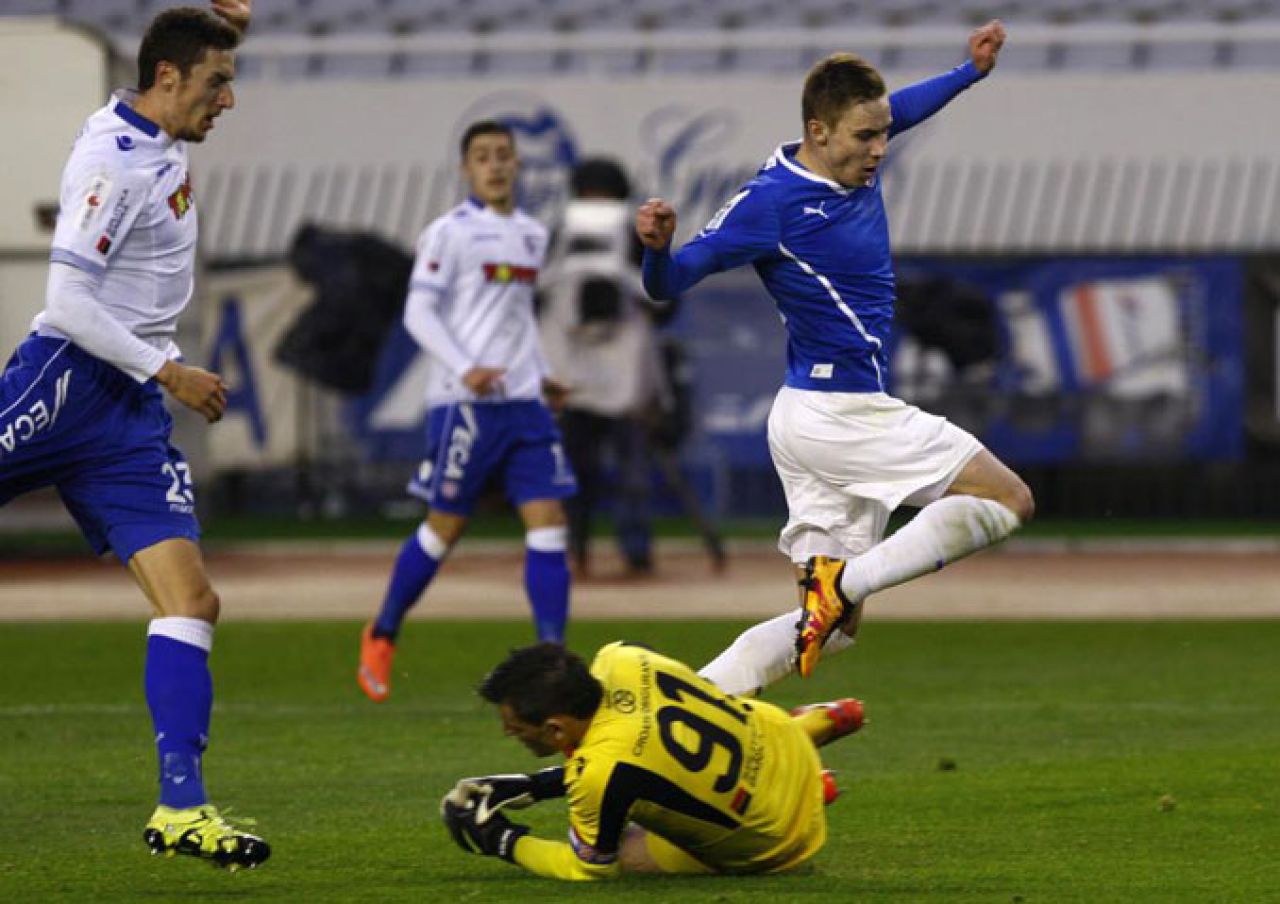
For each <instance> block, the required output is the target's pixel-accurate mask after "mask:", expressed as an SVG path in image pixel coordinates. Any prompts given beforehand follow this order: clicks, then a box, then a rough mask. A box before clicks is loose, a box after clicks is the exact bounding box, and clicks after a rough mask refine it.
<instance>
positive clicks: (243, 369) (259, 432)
mask: <svg viewBox="0 0 1280 904" xmlns="http://www.w3.org/2000/svg"><path fill="white" fill-rule="evenodd" d="M221 314H222V316H221V317H219V318H218V332H217V334H216V335H215V336H214V338H213V348H212V349H211V350H210V352H209V369H210V370H212V371H213V372H214V373H219V374H222V373H223V367H222V364H223V354H224V353H225V354H226V355H228V356H230V358H231V360H232V362H233V364H232V366H233V367H234V368H235V369H236V370H237V371H238V372H239V373H238V378H237V375H232V376H228V375H226V374H223V376H224V377H226V379H227V382H228V383H229V384H230V385H229V386H228V388H227V413H228V414H229V413H231V412H233V411H242V412H244V414H245V415H247V416H248V418H249V427H250V429H251V430H252V432H253V441H254V443H255V444H256V445H257V447H258V448H259V449H261V448H262V447H263V446H265V445H266V444H267V422H266V420H265V419H264V418H263V417H262V406H261V404H260V403H259V401H258V381H257V380H256V379H255V378H254V373H253V359H252V357H250V355H249V346H248V345H247V344H246V343H245V339H244V327H243V319H242V317H241V315H240V299H239V298H237V297H236V296H235V295H228V296H227V297H226V298H224V299H223V300H222V311H221Z"/></svg>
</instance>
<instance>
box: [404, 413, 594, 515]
mask: <svg viewBox="0 0 1280 904" xmlns="http://www.w3.org/2000/svg"><path fill="white" fill-rule="evenodd" d="M491 477H501V479H502V482H503V489H504V490H505V491H506V494H507V498H508V499H510V500H511V502H512V504H513V505H517V506H519V505H523V504H524V503H526V502H530V501H532V500H534V499H564V498H567V497H569V496H572V495H573V494H574V493H576V492H577V491H578V482H577V480H576V479H575V478H574V476H573V470H572V468H570V467H569V461H568V459H567V458H566V457H565V454H564V446H563V445H562V444H561V442H560V430H559V428H557V427H556V424H555V421H554V420H552V419H551V412H550V411H548V410H547V406H546V405H543V404H542V403H541V402H538V401H535V400H532V399H528V400H519V401H510V402H458V403H456V404H453V405H441V406H438V407H435V408H432V409H431V411H430V412H429V413H428V415H427V456H426V458H425V459H424V460H423V462H422V465H421V466H420V467H419V468H418V473H417V474H416V475H415V476H414V478H413V479H412V480H411V481H409V492H410V493H412V494H413V495H414V496H417V497H419V498H421V499H425V500H426V501H427V504H428V505H430V506H431V507H432V508H433V509H439V510H440V511H443V512H450V513H452V514H455V515H468V514H470V513H471V510H472V509H473V508H474V507H475V504H476V499H477V498H478V497H479V496H480V491H481V490H482V489H484V486H485V484H486V483H487V482H488V480H489V479H490V478H491Z"/></svg>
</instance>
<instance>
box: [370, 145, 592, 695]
mask: <svg viewBox="0 0 1280 904" xmlns="http://www.w3.org/2000/svg"><path fill="white" fill-rule="evenodd" d="M518 168H519V158H518V157H517V155H516V146H515V137H514V135H513V134H512V132H511V130H510V129H509V128H508V127H507V126H505V125H503V124H501V123H498V122H493V121H483V122H478V123H475V124H473V125H472V126H471V127H470V128H468V129H467V131H466V133H465V134H464V136H463V138H462V172H463V175H464V177H465V179H466V181H467V184H468V186H469V187H470V189H471V194H470V196H469V197H468V198H467V200H465V201H464V202H462V203H461V204H459V205H458V206H457V207H455V208H453V209H452V210H450V211H449V212H447V213H446V214H445V215H444V216H442V217H440V218H439V219H437V220H435V221H434V222H432V223H431V224H430V225H429V226H428V227H427V228H426V230H425V231H424V232H423V233H422V237H421V239H420V240H419V242H418V252H417V258H416V260H415V262H414V268H413V275H412V277H411V279H410V284H409V297H408V300H407V301H406V302H405V312H404V322H405V326H406V327H407V328H408V330H409V332H410V334H412V336H413V337H414V339H416V340H417V342H418V344H419V345H421V346H422V348H423V349H424V350H425V351H426V352H427V353H428V354H429V355H430V357H431V371H430V378H429V380H428V386H427V404H428V409H429V410H428V416H427V417H428V423H427V455H426V458H425V459H424V460H423V463H422V466H421V468H420V469H419V472H418V474H417V476H416V477H415V478H414V479H413V480H412V481H411V482H410V484H409V491H410V492H411V493H413V494H414V495H416V496H419V497H421V498H422V499H424V500H426V502H427V503H428V505H429V506H430V511H429V513H428V515H427V518H426V520H425V521H423V523H422V524H421V525H420V526H419V527H418V529H417V531H416V532H415V533H414V535H413V536H412V537H409V539H408V540H406V541H405V543H404V545H403V546H402V547H401V550H400V554H399V556H398V557H397V559H396V563H395V567H394V569H393V570H392V573H391V579H390V581H389V583H388V587H387V592H386V596H385V598H384V600H383V603H382V608H381V609H380V610H379V612H378V615H377V617H376V618H375V619H374V620H373V621H372V622H370V623H369V624H368V625H367V626H366V627H365V630H364V634H363V635H362V638H361V645H360V666H359V668H358V669H357V672H356V678H357V681H358V682H359V685H360V687H361V689H362V690H363V691H364V692H365V694H367V695H368V696H369V698H370V699H371V700H373V701H375V702H382V701H383V700H386V699H387V696H388V694H389V693H390V690H391V687H390V682H391V663H392V658H393V656H394V655H395V642H396V637H397V635H398V633H399V631H400V625H401V623H402V622H403V621H404V618H405V615H406V614H407V613H408V611H409V609H410V608H411V607H412V606H413V605H414V603H416V602H417V601H418V598H419V597H420V596H421V595H422V593H423V592H424V591H425V590H426V588H427V585H428V584H430V583H431V580H432V579H433V578H434V577H435V575H436V572H437V570H438V569H439V567H440V564H441V562H443V560H444V558H445V556H446V555H447V554H448V552H449V550H450V549H452V548H453V546H454V544H455V543H457V541H458V539H459V538H460V537H461V536H462V533H463V531H464V530H465V529H466V526H467V521H468V519H469V517H470V515H471V512H472V510H473V508H474V506H475V503H476V501H477V498H478V497H479V495H480V491H481V490H482V489H483V488H484V486H485V484H486V483H488V482H489V481H490V480H491V479H495V478H497V479H500V480H501V482H502V485H503V489H504V490H505V491H506V494H507V497H508V498H509V499H510V500H511V502H512V504H513V505H515V507H516V510H517V511H518V512H519V514H520V518H521V520H522V521H523V522H524V525H525V530H526V534H525V544H526V552H525V573H524V577H525V590H526V592H527V593H528V596H529V603H530V605H531V606H532V608H533V617H534V626H535V630H536V632H537V635H538V639H539V640H553V641H561V640H563V638H564V627H565V622H566V621H567V619H568V612H569V567H568V563H567V559H566V547H567V540H568V532H567V528H566V521H565V514H564V507H563V505H562V504H561V500H562V499H565V498H567V497H569V496H571V495H573V493H574V492H575V491H576V489H577V485H576V481H575V479H574V476H573V471H572V470H571V468H570V467H569V464H568V461H567V459H566V458H565V455H564V450H563V447H562V446H561V442H560V433H559V430H558V429H557V428H556V425H555V422H554V421H553V420H552V417H551V412H550V410H549V409H548V408H547V406H546V405H545V404H543V402H542V396H543V393H544V392H554V391H556V390H558V387H557V386H556V385H555V384H554V382H553V381H551V380H550V379H549V378H548V375H547V367H546V364H545V362H544V360H543V357H542V351H541V349H540V348H539V346H538V328H537V323H536V321H535V319H534V312H533V296H534V287H535V284H536V283H537V278H538V271H539V269H540V268H541V267H542V261H543V256H544V255H545V254H546V250H547V231H546V229H545V228H544V227H543V226H542V225H541V224H539V223H538V222H537V221H536V220H534V219H533V218H532V217H530V216H528V215H526V214H525V213H523V212H522V211H520V210H517V209H516V206H515V188H516V174H517V172H518Z"/></svg>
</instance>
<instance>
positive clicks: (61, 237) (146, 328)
mask: <svg viewBox="0 0 1280 904" xmlns="http://www.w3.org/2000/svg"><path fill="white" fill-rule="evenodd" d="M212 6H213V10H214V12H215V13H216V14H217V15H212V14H210V13H209V12H206V11H204V10H200V9H195V8H191V7H183V8H178V9H172V10H168V11H166V12H163V13H161V14H160V15H158V16H157V17H156V18H155V20H154V21H152V23H151V24H150V26H149V27H148V29H147V32H146V34H145V36H144V37H143V39H142V43H141V46H140V48H139V51H138V90H137V91H136V92H122V93H120V94H117V95H116V97H114V98H113V99H112V100H111V101H110V102H109V103H108V104H107V106H105V107H103V108H102V109H101V110H99V111H98V112H96V113H94V114H93V115H92V116H90V117H89V119H88V121H87V122H86V123H85V125H84V128H83V129H81V131H80V134H79V136H77V138H76V142H75V146H74V147H73V149H72V151H71V158H70V159H69V160H68V161H67V165H66V168H65V169H64V170H63V174H62V190H61V205H60V209H59V214H58V224H57V228H56V230H55V232H54V239H53V249H52V252H51V254H50V261H51V263H50V267H49V282H48V288H47V291H46V298H45V309H44V311H43V312H41V313H40V314H39V315H38V316H37V317H36V319H35V322H34V324H33V332H32V334H31V335H30V336H29V337H28V338H27V339H26V340H25V341H24V342H23V343H22V344H21V345H20V346H19V347H18V350H17V351H16V352H15V353H14V356H13V358H12V359H11V360H10V362H9V364H8V366H7V367H6V368H5V371H4V374H3V377H2V378H0V505H2V504H4V503H6V502H8V501H9V500H10V499H12V498H13V497H14V496H16V495H18V494H20V493H23V492H26V491H28V490H32V489H36V488H38V487H43V486H50V485H52V486H54V487H56V488H57V490H58V492H59V494H60V495H61V496H62V498H63V500H64V501H65V503H66V505H67V508H68V510H69V511H70V512H71V514H72V515H73V516H74V517H75V519H76V521H77V523H78V524H79V525H80V528H81V530H82V532H83V533H84V535H85V537H86V539H88V540H89V542H90V544H91V545H92V546H93V548H94V550H95V551H96V552H98V553H99V554H101V553H104V552H107V551H108V550H112V551H114V552H115V554H116V555H117V556H118V557H119V558H120V560H121V561H123V562H125V563H126V564H127V565H128V567H129V570H130V572H132V574H133V576H134V578H135V579H136V580H137V582H138V584H139V586H140V587H141V588H142V590H143V592H144V593H145V594H146V596H147V599H148V600H149V601H150V603H151V606H152V609H153V610H154V612H155V616H156V617H155V618H154V620H153V621H152V622H151V624H150V628H149V630H148V639H147V657H146V676H145V687H146V697H147V704H148V706H149V707H150V710H151V717H152V722H153V724H154V727H155V735H156V747H157V752H158V758H159V765H160V769H159V772H160V805H159V806H158V807H157V808H156V810H155V812H154V814H153V815H152V817H151V820H150V821H149V822H148V824H147V827H146V829H145V831H144V833H143V837H144V840H145V841H146V843H147V845H148V846H149V847H150V848H151V851H152V853H155V854H166V855H172V854H175V853H181V854H188V855H192V856H197V857H202V858H206V859H209V860H211V861H212V862H214V863H215V864H217V865H218V866H222V867H226V868H229V869H238V868H240V867H254V866H257V865H258V864H260V863H261V862H262V861H264V860H265V859H266V858H267V856H268V855H269V853H270V850H269V848H268V846H267V844H266V843H265V842H264V841H263V840H262V839H261V838H258V837H256V836H254V835H250V834H247V833H245V832H243V831H240V830H239V829H237V828H235V827H234V826H233V825H231V824H230V823H228V822H227V821H226V820H225V819H224V818H223V817H222V816H220V815H219V813H218V811H217V809H216V808H215V807H213V806H211V805H210V804H209V800H208V797H207V796H206V794H205V789H204V782H203V775H202V763H201V758H202V754H203V752H204V749H205V746H206V745H207V743H208V739H209V723H210V714H211V710H212V706H213V686H212V679H211V677H210V673H209V667H208V657H209V651H210V649H211V647H212V644H213V626H214V622H215V621H216V620H217V617H218V605H219V604H218V597H217V594H215V593H214V591H213V588H212V587H211V586H210V583H209V579H208V576H207V575H206V573H205V569H204V563H203V560H202V558H201V555H200V547H199V546H198V545H197V543H198V540H199V525H198V524H197V522H196V518H195V498H194V495H193V491H192V487H191V479H190V472H189V470H188V468H187V464H186V462H185V461H184V460H183V457H182V453H181V452H179V451H178V450H177V449H175V448H173V447H172V446H171V445H170V444H169V434H170V427H171V420H170V418H169V415H168V413H167V412H166V411H165V408H164V402H163V393H162V392H161V389H162V388H163V389H164V390H167V391H168V393H169V394H170V395H171V396H173V397H174V398H175V399H177V400H178V401H179V402H181V403H182V404H184V405H186V406H187V407H189V408H192V409H194V410H196V411H198V412H200V413H201V414H202V415H204V417H205V418H206V419H207V420H208V421H210V422H212V421H216V420H218V419H219V418H220V417H221V416H222V413H223V410H224V409H225V407H226V388H225V386H224V385H223V383H222V380H221V379H220V378H219V377H218V375H217V374H213V373H209V372H208V371H205V370H202V369H201V368H198V367H192V366H188V365H185V364H183V363H182V362H181V361H180V360H178V349H177V347H176V346H175V345H174V342H173V336H174V331H175V327H176V324H177V320H178V316H179V315H180V314H181V313H182V310H183V308H184V307H185V306H186V304H187V302H188V300H189V299H190V298H191V291H192V277H193V273H194V268H195V252H196V228H197V217H196V209H195V198H194V195H193V193H192V190H191V180H190V177H189V175H188V170H187V142H191V141H203V140H204V139H205V137H206V136H207V135H208V134H209V131H210V130H211V129H212V128H213V125H214V120H215V119H216V118H217V117H218V116H219V115H221V114H222V113H223V112H224V111H226V110H228V109H230V108H231V107H232V106H233V105H234V103H235V98H234V95H233V94H232V91H231V81H232V79H233V78H234V77H235V58H234V55H233V51H234V49H235V48H236V46H237V45H238V44H239V42H240V39H241V37H242V36H243V34H244V31H245V28H246V27H247V26H248V23H249V13H250V10H249V3H248V2H247V0H213V4H212ZM82 830H83V827H82V826H79V825H78V824H77V825H76V828H75V829H72V830H70V831H69V834H74V833H76V832H80V831H82Z"/></svg>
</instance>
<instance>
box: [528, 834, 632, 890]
mask: <svg viewBox="0 0 1280 904" xmlns="http://www.w3.org/2000/svg"><path fill="white" fill-rule="evenodd" d="M515 862H516V863H518V864H520V865H521V866H523V867H524V868H525V869H527V870H528V871H529V872H531V873H533V874H534V875H537V876H542V877H544V878H547V879H565V880H568V881H571V882H589V881H592V880H595V879H613V878H615V877H617V876H618V875H620V874H621V872H622V868H621V867H620V866H619V865H618V861H617V860H616V859H615V860H614V861H613V862H611V863H602V864H592V863H586V862H584V861H582V860H581V859H579V857H578V855H577V854H575V853H574V852H573V848H572V847H571V846H570V845H569V844H567V843H566V842H563V841H548V840H547V839H545V838H535V837H533V836H532V835H525V836H524V837H523V838H521V839H520V840H519V841H517V842H516V848H515Z"/></svg>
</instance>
